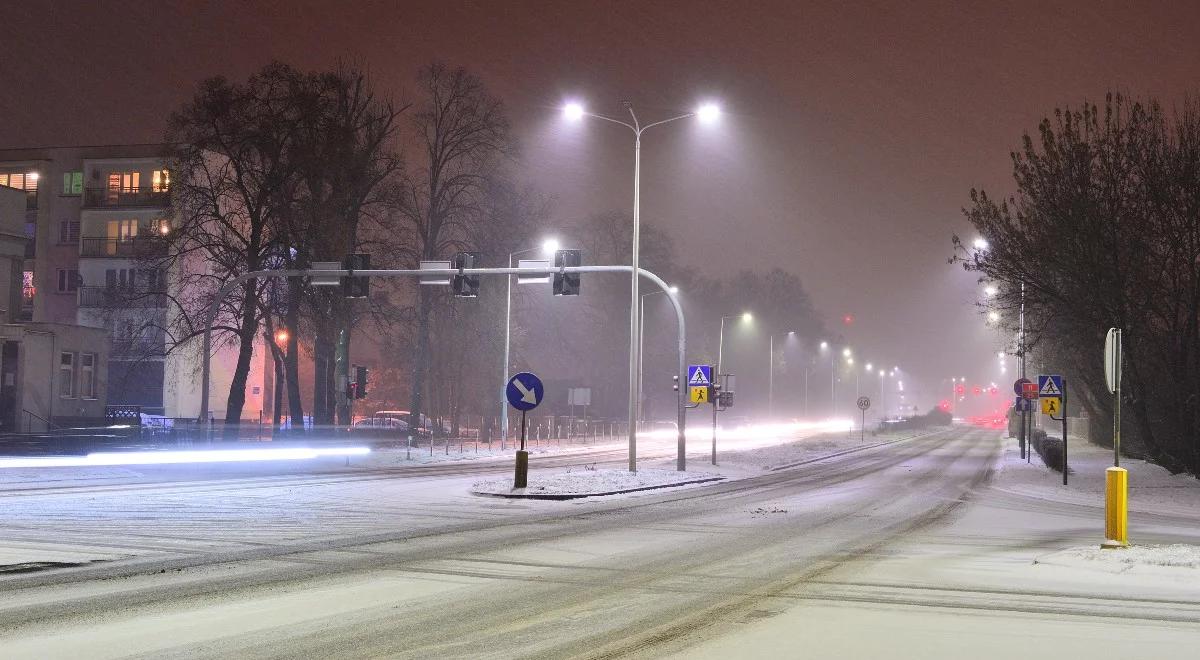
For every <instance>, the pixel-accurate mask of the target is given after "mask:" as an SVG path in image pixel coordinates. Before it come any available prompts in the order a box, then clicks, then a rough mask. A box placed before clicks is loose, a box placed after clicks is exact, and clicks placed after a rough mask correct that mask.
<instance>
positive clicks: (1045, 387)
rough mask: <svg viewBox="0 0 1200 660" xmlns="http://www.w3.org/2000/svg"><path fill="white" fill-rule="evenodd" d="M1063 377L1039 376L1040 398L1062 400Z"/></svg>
mask: <svg viewBox="0 0 1200 660" xmlns="http://www.w3.org/2000/svg"><path fill="white" fill-rule="evenodd" d="M1062 392H1063V388H1062V376H1059V375H1050V376H1045V375H1043V376H1038V397H1040V398H1042V399H1046V398H1062V395H1063V393H1062Z"/></svg>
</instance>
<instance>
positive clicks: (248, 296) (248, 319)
mask: <svg viewBox="0 0 1200 660" xmlns="http://www.w3.org/2000/svg"><path fill="white" fill-rule="evenodd" d="M256 289H257V286H256V282H255V280H248V281H247V282H246V284H245V285H244V286H243V287H242V295H243V296H245V301H246V303H245V304H243V305H242V318H241V327H242V330H243V334H242V336H241V337H240V338H239V339H238V359H237V366H236V367H234V370H233V380H232V382H230V384H229V398H228V399H227V400H226V404H225V429H226V430H225V435H226V436H228V437H236V436H237V426H238V423H239V422H241V420H242V407H243V406H245V404H246V381H247V380H248V379H249V376H250V360H251V359H252V358H253V357H254V334H255V332H256V331H257V330H258V328H257V324H256V323H255V313H256V312H257V310H256V308H255V304H254V296H255V294H256ZM247 328H249V329H250V330H251V332H250V333H249V334H246V333H245V330H246V329H247Z"/></svg>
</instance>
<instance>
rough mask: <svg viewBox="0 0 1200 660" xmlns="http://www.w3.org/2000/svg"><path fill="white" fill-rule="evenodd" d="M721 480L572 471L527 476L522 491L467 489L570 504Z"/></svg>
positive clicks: (497, 484)
mask: <svg viewBox="0 0 1200 660" xmlns="http://www.w3.org/2000/svg"><path fill="white" fill-rule="evenodd" d="M723 479H725V477H724V476H722V475H719V474H715V473H712V472H677V471H675V470H661V469H646V470H639V471H637V472H629V471H626V470H590V469H584V470H575V471H571V472H559V473H553V474H537V473H534V474H530V475H529V483H528V485H527V486H526V487H525V488H513V480H512V479H489V480H488V481H481V482H479V483H476V484H473V485H472V486H471V493H473V494H475V495H487V496H489V497H508V498H514V499H528V500H574V499H579V498H583V497H602V496H605V495H622V494H625V493H636V492H639V491H644V490H657V489H660V488H675V487H679V486H689V485H692V484H702V483H709V482H713V481H721V480H723Z"/></svg>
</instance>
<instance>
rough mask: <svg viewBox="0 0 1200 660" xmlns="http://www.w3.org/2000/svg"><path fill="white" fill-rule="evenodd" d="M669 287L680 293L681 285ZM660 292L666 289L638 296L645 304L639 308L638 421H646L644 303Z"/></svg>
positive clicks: (640, 302) (639, 302)
mask: <svg viewBox="0 0 1200 660" xmlns="http://www.w3.org/2000/svg"><path fill="white" fill-rule="evenodd" d="M667 288H668V289H670V291H671V293H679V287H677V286H672V287H667ZM660 293H664V291H663V290H662V289H658V290H656V291H651V292H650V293H643V294H642V295H640V296H638V305H642V306H643V307H642V309H639V310H638V421H639V422H644V421H646V395H645V394H644V393H643V391H642V383H643V375H642V374H643V368H642V367H643V363H644V360H643V359H642V358H643V356H642V350H643V348H645V334H646V310H645V307H644V305H645V300H646V297H647V296H656V295H658V294H660Z"/></svg>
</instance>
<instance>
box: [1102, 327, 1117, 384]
mask: <svg viewBox="0 0 1200 660" xmlns="http://www.w3.org/2000/svg"><path fill="white" fill-rule="evenodd" d="M1104 382H1105V383H1106V384H1107V385H1108V391H1109V392H1110V393H1112V394H1116V393H1117V390H1119V389H1121V331H1120V330H1118V329H1117V328H1109V329H1108V336H1107V337H1105V338H1104Z"/></svg>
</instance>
